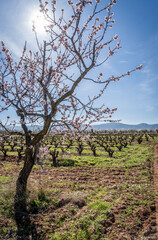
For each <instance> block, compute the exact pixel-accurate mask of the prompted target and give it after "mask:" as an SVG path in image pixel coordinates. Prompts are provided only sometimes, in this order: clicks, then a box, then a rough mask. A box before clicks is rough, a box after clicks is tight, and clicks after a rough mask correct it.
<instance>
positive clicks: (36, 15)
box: [29, 10, 46, 35]
mask: <svg viewBox="0 0 158 240" xmlns="http://www.w3.org/2000/svg"><path fill="white" fill-rule="evenodd" d="M33 23H34V26H35V29H36V32H37V33H38V34H40V35H44V34H45V28H44V26H46V20H45V19H44V16H43V14H42V13H41V12H39V11H38V10H33V11H32V13H31V15H30V18H29V25H31V26H33Z"/></svg>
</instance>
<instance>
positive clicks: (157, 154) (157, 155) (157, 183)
mask: <svg viewBox="0 0 158 240" xmlns="http://www.w3.org/2000/svg"><path fill="white" fill-rule="evenodd" d="M154 190H155V203H156V225H157V226H156V227H157V239H158V144H156V145H155V147H154Z"/></svg>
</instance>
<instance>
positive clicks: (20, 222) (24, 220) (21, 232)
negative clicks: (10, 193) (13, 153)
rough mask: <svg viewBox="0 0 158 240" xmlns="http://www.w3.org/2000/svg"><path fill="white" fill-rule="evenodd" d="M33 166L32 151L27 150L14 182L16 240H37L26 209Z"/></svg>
mask: <svg viewBox="0 0 158 240" xmlns="http://www.w3.org/2000/svg"><path fill="white" fill-rule="evenodd" d="M33 165H34V155H33V149H30V148H27V149H26V152H25V162H24V166H23V168H22V170H21V171H20V174H19V177H18V179H17V182H16V194H15V199H14V210H15V220H16V224H17V235H18V238H17V239H29V236H30V234H31V235H32V239H37V237H36V235H37V234H36V230H35V227H34V226H31V221H30V218H29V214H28V212H27V208H26V188H27V180H28V177H29V175H30V173H31V170H32V168H33Z"/></svg>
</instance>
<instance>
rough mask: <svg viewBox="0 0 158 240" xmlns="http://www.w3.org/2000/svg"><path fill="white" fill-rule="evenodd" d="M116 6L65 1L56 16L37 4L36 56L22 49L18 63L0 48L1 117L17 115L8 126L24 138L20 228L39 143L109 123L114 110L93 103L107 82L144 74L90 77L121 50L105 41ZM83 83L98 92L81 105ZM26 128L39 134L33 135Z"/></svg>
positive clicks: (52, 4) (18, 203)
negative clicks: (58, 131)
mask: <svg viewBox="0 0 158 240" xmlns="http://www.w3.org/2000/svg"><path fill="white" fill-rule="evenodd" d="M115 3H116V0H110V1H109V3H107V4H106V5H104V4H103V5H102V4H100V0H96V1H91V0H78V1H76V0H74V1H71V0H69V1H68V2H67V6H66V8H65V9H66V10H65V11H67V12H64V9H61V14H60V16H59V13H58V14H57V10H58V9H57V8H58V5H57V3H56V0H53V1H50V3H49V2H43V1H42V0H39V4H40V11H41V12H42V13H43V14H44V17H45V19H46V21H47V26H45V30H46V33H47V39H46V40H45V41H43V43H41V42H40V41H39V39H38V36H37V32H36V28H35V26H33V31H34V33H35V41H36V43H37V48H38V50H37V51H31V50H27V44H26V43H25V45H24V48H23V52H22V54H21V58H20V59H19V61H16V59H15V58H14V56H13V54H12V53H11V52H10V51H9V50H8V49H7V46H6V45H5V43H4V42H3V41H2V42H1V52H0V100H1V105H0V113H1V114H3V112H5V111H7V110H9V109H10V110H11V111H15V112H16V114H17V118H16V119H11V120H13V121H12V122H10V124H12V126H13V125H16V124H18V121H19V122H20V125H21V128H22V130H23V131H22V132H16V134H20V135H22V136H24V137H25V147H26V150H25V161H24V166H23V168H22V170H21V171H20V173H19V177H18V179H17V182H16V195H15V211H16V213H17V214H16V220H17V219H18V221H19V222H20V221H21V219H22V218H21V215H22V214H20V212H23V213H24V212H26V186H27V180H28V177H29V175H30V173H31V170H32V167H33V165H34V163H35V160H36V156H37V152H38V146H39V142H40V141H41V140H42V139H43V138H44V137H45V136H46V134H47V133H48V131H49V130H50V128H51V127H57V126H60V127H63V128H64V127H66V128H68V129H72V128H74V129H75V130H77V129H81V127H82V126H83V124H84V126H85V127H87V126H88V124H91V123H92V122H94V121H99V120H101V119H104V120H105V118H108V117H111V115H112V114H113V113H114V111H116V109H109V108H107V107H105V106H100V107H96V105H94V103H95V101H96V100H97V99H98V98H99V97H100V96H101V95H102V94H103V93H104V91H105V90H106V88H107V86H108V85H109V83H110V82H113V81H119V80H120V79H121V78H122V77H124V76H126V75H130V73H131V72H133V71H135V70H137V69H141V68H142V65H140V66H139V67H137V68H135V69H133V70H131V71H128V72H127V73H125V74H122V75H120V76H116V77H114V76H110V77H109V78H107V79H104V78H103V73H102V72H98V77H96V78H92V74H90V73H91V71H92V70H93V69H97V68H98V69H99V67H100V66H101V65H102V64H103V63H104V62H106V61H107V60H108V59H109V58H110V57H111V56H113V55H114V54H115V52H116V51H117V50H119V49H120V43H119V42H116V40H117V39H118V35H117V34H116V35H115V36H114V37H112V38H111V39H106V33H107V30H108V28H111V27H112V25H113V24H114V19H113V13H112V11H111V10H112V7H113V5H114V4H115ZM68 9H69V10H68ZM87 12H88V13H89V16H87ZM67 15H68V16H70V17H69V18H68V17H67ZM93 72H94V71H93ZM95 73H96V71H95ZM81 81H83V82H84V83H85V84H89V85H90V84H96V85H99V87H100V90H99V92H98V93H97V94H96V95H95V96H88V98H87V99H88V101H87V102H85V101H82V99H80V98H79V97H78V92H77V91H76V89H77V88H78V86H79V85H80V83H81ZM8 113H9V111H8ZM8 115H9V114H8ZM105 116H106V117H105ZM10 117H11V116H8V118H7V123H9V120H10V119H9V118H10ZM30 124H32V125H34V126H35V127H37V125H40V126H42V128H41V127H40V128H39V129H36V132H32V131H30V130H29V126H30ZM0 125H1V127H3V128H4V129H5V131H7V132H8V134H14V133H15V131H10V129H11V128H10V127H9V128H8V124H5V123H4V122H1V123H0Z"/></svg>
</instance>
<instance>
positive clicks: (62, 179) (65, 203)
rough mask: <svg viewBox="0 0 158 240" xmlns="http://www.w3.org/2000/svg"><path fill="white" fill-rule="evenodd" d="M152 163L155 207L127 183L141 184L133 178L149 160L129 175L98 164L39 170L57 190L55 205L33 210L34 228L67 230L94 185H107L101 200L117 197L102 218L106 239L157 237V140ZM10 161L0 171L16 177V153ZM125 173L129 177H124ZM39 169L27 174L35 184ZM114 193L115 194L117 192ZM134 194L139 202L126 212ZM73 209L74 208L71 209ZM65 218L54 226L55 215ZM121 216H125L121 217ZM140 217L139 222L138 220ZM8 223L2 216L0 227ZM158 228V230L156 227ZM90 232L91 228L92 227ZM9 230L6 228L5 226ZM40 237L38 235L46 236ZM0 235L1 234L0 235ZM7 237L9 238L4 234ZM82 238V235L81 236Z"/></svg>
mask: <svg viewBox="0 0 158 240" xmlns="http://www.w3.org/2000/svg"><path fill="white" fill-rule="evenodd" d="M154 153H155V158H154V165H153V169H154V170H153V173H152V174H153V178H151V185H150V186H149V187H152V186H153V182H154V190H155V193H156V199H155V200H156V203H155V205H156V209H155V205H154V204H152V205H150V206H146V205H145V206H143V205H141V206H140V205H139V201H140V200H141V199H142V197H143V193H142V192H141V193H140V192H132V193H131V189H130V186H132V185H137V184H141V183H142V184H143V181H144V180H143V181H142V180H141V179H139V180H136V179H137V178H138V177H139V175H140V171H142V170H143V169H144V170H145V169H146V168H147V167H149V169H151V172H152V166H151V164H150V161H149V160H148V159H147V160H146V165H144V166H140V167H139V168H134V167H131V168H129V172H128V176H127V173H126V169H124V168H119V169H110V168H109V169H107V168H106V169H104V168H101V167H95V166H87V167H67V168H51V169H49V171H48V172H47V170H48V169H47V167H46V168H45V172H44V173H43V174H42V184H44V186H45V187H46V189H55V188H57V189H58V190H60V193H59V194H56V196H55V192H54V193H53V194H54V195H53V197H57V198H58V199H57V200H58V204H57V205H56V206H52V205H50V206H49V207H48V208H47V209H46V210H44V211H43V212H41V213H38V214H32V215H31V218H32V221H33V222H34V223H35V224H36V226H37V230H38V232H39V233H40V235H41V236H44V234H45V232H47V233H48V235H47V236H48V237H49V236H51V234H52V233H53V232H54V231H55V230H58V231H65V230H66V231H69V224H70V223H73V222H75V221H76V219H79V218H80V217H81V216H82V215H84V214H85V213H87V212H88V211H89V208H88V207H87V205H86V200H87V196H88V194H92V195H93V194H94V196H95V191H96V188H98V187H106V188H107V189H108V192H109V195H103V196H100V197H101V198H102V200H103V201H106V202H112V201H113V199H115V197H117V198H118V199H119V201H118V202H116V204H115V206H113V207H112V209H111V212H112V215H111V216H112V218H111V219H108V220H107V221H102V222H101V225H102V230H103V232H104V237H105V239H110V240H139V239H140V240H157V239H158V235H157V233H158V144H157V145H155V147H154ZM8 161H9V162H12V163H13V164H12V170H11V169H6V170H5V169H4V168H3V167H1V166H0V175H3V176H10V175H12V176H13V177H14V178H16V177H17V175H18V172H19V166H18V165H17V164H16V157H13V156H9V157H8V158H7V159H6V161H4V162H3V161H1V164H2V166H3V163H6V162H8ZM127 177H128V178H127ZM38 181H39V172H38V171H37V170H33V171H32V173H31V176H30V180H29V184H30V186H32V185H33V184H34V185H36V186H37V185H38ZM125 183H127V187H126V188H122V186H123V184H125ZM116 194H117V196H116ZM131 194H133V199H135V201H136V202H138V206H137V208H136V206H134V209H132V213H131V214H129V215H128V214H127V213H128V208H129V207H131V202H132V200H133V199H132V200H131V199H130V198H129V196H130V195H131ZM74 209H75V210H76V211H75V212H74ZM61 216H62V217H64V218H65V219H71V220H68V221H66V220H65V221H64V223H63V225H62V226H57V225H56V222H57V219H59V218H60V217H61ZM123 216H126V217H125V218H124V219H123V218H122V217H123ZM95 217H96V216H95V215H93V214H92V216H91V218H92V219H93V218H94V219H95ZM137 219H139V220H140V222H141V224H139V222H137ZM6 225H7V226H8V229H9V227H11V225H12V222H11V219H3V220H2V222H1V224H0V227H4V226H6ZM156 228H157V231H156ZM91 231H92V234H93V231H94V229H92V230H91ZM8 232H9V230H8ZM140 234H144V237H141V238H140V237H139V236H140ZM48 237H43V238H41V239H49V238H48ZM0 239H1V238H0ZM3 239H9V238H5V237H4V238H3ZM83 240H84V239H83Z"/></svg>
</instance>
